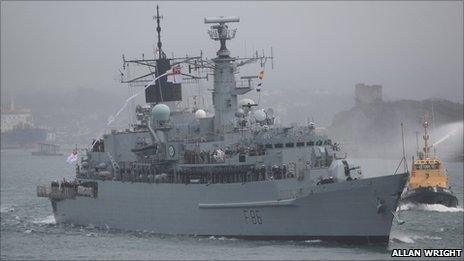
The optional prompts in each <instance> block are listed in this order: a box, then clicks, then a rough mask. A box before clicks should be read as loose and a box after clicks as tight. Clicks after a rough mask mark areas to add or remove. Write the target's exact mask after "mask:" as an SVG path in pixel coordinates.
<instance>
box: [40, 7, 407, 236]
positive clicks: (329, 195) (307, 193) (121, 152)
mask: <svg viewBox="0 0 464 261" xmlns="http://www.w3.org/2000/svg"><path fill="white" fill-rule="evenodd" d="M159 17H160V16H159V13H157V15H156V18H157V24H158V26H157V32H158V45H157V46H158V51H159V56H158V58H157V59H152V60H147V59H142V60H126V59H124V65H125V66H128V64H130V63H135V64H139V65H140V64H142V65H145V66H148V67H149V68H150V69H151V71H150V73H149V74H147V75H143V76H140V77H135V78H132V79H124V80H123V82H127V83H129V84H134V83H135V82H143V83H147V82H149V84H148V86H147V87H146V101H147V105H146V106H137V108H136V116H137V119H138V121H137V124H134V125H133V126H132V128H131V129H128V130H124V131H112V132H111V133H110V134H105V135H104V136H103V138H102V139H97V140H95V141H94V142H93V144H92V148H91V149H89V150H88V151H86V153H85V155H84V156H83V157H82V158H81V161H80V162H79V164H78V167H77V173H76V179H75V180H74V181H69V182H62V183H61V184H59V183H58V182H53V183H52V184H51V186H39V187H38V195H39V196H45V197H49V198H50V200H51V202H52V207H53V213H54V215H55V219H56V221H57V222H63V223H73V224H79V225H86V224H93V225H96V226H102V227H110V228H118V229H127V230H145V231H153V232H156V233H162V234H186V235H199V236H203V235H205V236H206V235H215V236H230V237H245V238H263V239H271V238H272V239H287V238H288V239H311V238H321V239H329V240H331V239H333V240H341V241H349V242H362V243H369V242H370V243H374V242H381V243H386V242H388V238H389V235H390V229H391V225H392V221H393V218H394V214H393V212H394V211H395V210H396V207H397V204H398V200H399V197H400V195H401V192H402V190H403V188H404V185H405V182H406V180H407V173H403V174H397V175H388V176H382V177H376V178H363V174H362V172H361V170H360V168H359V167H357V166H353V165H352V164H350V162H349V160H348V159H346V158H345V157H344V156H343V157H342V155H343V153H342V152H341V151H340V147H339V145H338V144H336V143H334V142H332V140H331V139H330V138H329V137H327V136H326V135H325V134H324V133H321V132H320V131H319V130H318V129H317V128H315V126H314V124H313V123H311V124H307V125H303V126H280V125H277V124H276V123H275V117H274V113H273V110H272V108H267V109H264V108H261V107H260V104H256V102H254V101H253V100H251V99H247V98H242V99H240V96H241V95H244V94H246V93H248V92H250V91H252V90H253V89H254V87H253V85H252V83H253V80H254V78H258V76H244V77H242V78H241V79H244V80H245V82H248V85H238V84H237V80H236V79H237V76H238V69H237V68H239V67H240V66H244V65H247V64H250V63H253V62H259V63H260V64H261V65H264V64H265V63H266V61H268V60H270V59H272V58H273V57H272V55H271V56H265V55H256V56H254V57H251V58H238V57H232V56H231V53H230V51H229V50H228V49H227V47H226V42H227V41H228V40H231V39H232V38H234V36H235V33H236V29H230V28H229V26H230V25H231V23H237V22H239V18H238V17H213V18H205V23H206V24H212V26H211V27H210V30H209V35H210V37H211V38H212V39H213V40H217V41H219V42H220V49H219V50H218V51H217V56H216V57H215V58H214V59H211V60H208V59H204V58H203V57H202V55H200V56H197V57H184V58H167V57H166V56H165V55H164V53H163V50H162V49H161V40H160V37H159V35H160V31H161V29H160V26H159ZM179 65H181V66H183V70H184V71H183V72H182V73H181V74H182V75H183V77H184V78H186V79H204V78H207V77H208V75H209V74H211V75H212V76H213V78H214V84H213V88H212V90H211V92H212V101H213V106H214V111H213V112H211V113H209V112H206V111H205V110H203V109H201V108H198V106H196V107H197V108H194V109H192V110H181V109H179V108H178V106H177V105H178V103H177V102H178V101H179V97H181V96H182V94H181V93H179V92H181V91H182V88H180V87H181V85H180V84H179V88H177V85H175V84H176V83H173V81H172V80H173V79H172V77H173V76H178V75H174V74H179V73H178V72H177V73H176V72H175V70H178V68H179V67H178V66H179ZM176 68H177V69H176ZM180 68H182V67H180ZM185 68H189V69H190V68H195V69H196V68H200V69H202V70H205V72H206V73H205V74H206V76H200V77H199V76H194V75H190V74H189V73H188V72H186V71H185ZM164 72H170V74H169V75H164V76H162V75H163V73H164ZM153 76H156V77H160V76H162V77H160V78H159V79H157V78H155V79H157V80H153V79H152V78H150V79H146V77H153ZM169 78H171V79H169ZM153 81H154V83H153ZM167 82H170V84H171V85H170V87H173V85H172V84H174V88H168V87H166V85H165V84H166V83H167ZM174 82H175V81H174Z"/></svg>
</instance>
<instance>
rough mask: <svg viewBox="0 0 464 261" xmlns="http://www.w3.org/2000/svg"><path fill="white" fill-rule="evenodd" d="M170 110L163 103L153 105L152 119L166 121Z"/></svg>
mask: <svg viewBox="0 0 464 261" xmlns="http://www.w3.org/2000/svg"><path fill="white" fill-rule="evenodd" d="M170 114H171V110H170V109H169V107H168V106H167V105H165V104H156V105H155V107H153V109H152V110H151V117H152V120H153V121H167V120H169V116H170Z"/></svg>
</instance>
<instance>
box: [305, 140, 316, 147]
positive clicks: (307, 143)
mask: <svg viewBox="0 0 464 261" xmlns="http://www.w3.org/2000/svg"><path fill="white" fill-rule="evenodd" d="M306 145H308V146H314V141H308V142H306Z"/></svg>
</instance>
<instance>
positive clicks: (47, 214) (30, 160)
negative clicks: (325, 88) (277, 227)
mask: <svg viewBox="0 0 464 261" xmlns="http://www.w3.org/2000/svg"><path fill="white" fill-rule="evenodd" d="M66 157H67V155H63V156H55V157H50V156H32V155H31V153H30V152H29V151H26V150H2V151H1V172H0V177H1V204H0V212H1V259H2V260H3V259H8V260H9V259H59V260H62V259H139V260H140V259H164V260H165V259H176V260H179V259H200V260H204V259H227V260H231V259H253V260H257V259H266V260H272V259H278V260H281V259H300V260H301V259H313V260H321V259H350V260H353V259H354V260H360V259H366V260H372V259H388V258H391V257H390V256H391V249H393V248H407V249H409V248H459V249H462V248H463V214H464V213H463V208H462V203H463V164H462V163H460V162H445V165H446V168H447V169H448V172H449V175H450V185H451V186H452V190H453V192H454V193H455V194H456V196H457V197H458V200H459V206H458V207H457V208H447V207H444V206H441V205H412V204H410V205H405V206H403V207H401V211H400V212H399V218H400V219H401V220H404V221H405V223H404V224H403V225H398V224H397V223H396V222H394V224H393V228H392V232H391V237H390V243H389V245H388V246H387V247H383V246H353V245H345V244H338V243H332V242H324V241H321V240H307V241H253V240H241V239H234V238H224V237H192V236H166V235H158V234H154V233H151V232H149V231H146V232H127V231H119V230H114V229H111V228H95V227H93V226H91V225H89V226H85V227H83V226H73V225H62V224H56V223H55V220H54V218H53V215H52V208H51V204H50V201H49V200H47V199H46V198H38V197H37V196H36V185H37V184H47V183H49V182H50V181H51V180H62V179H63V178H66V179H68V180H69V179H72V178H73V176H74V171H75V168H74V166H72V165H68V164H67V163H66ZM355 162H356V163H359V164H360V165H361V166H362V167H363V175H364V176H366V177H373V176H380V175H387V174H392V173H394V171H395V169H396V167H397V165H398V163H399V161H398V160H383V159H355ZM400 169H401V168H400Z"/></svg>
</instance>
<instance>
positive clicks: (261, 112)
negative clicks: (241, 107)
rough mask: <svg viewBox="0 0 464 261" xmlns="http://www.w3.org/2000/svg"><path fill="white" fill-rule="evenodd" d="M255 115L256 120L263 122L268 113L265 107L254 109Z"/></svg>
mask: <svg viewBox="0 0 464 261" xmlns="http://www.w3.org/2000/svg"><path fill="white" fill-rule="evenodd" d="M253 117H254V118H255V120H256V121H258V122H261V121H265V120H266V113H265V112H264V110H263V109H260V110H255V111H253Z"/></svg>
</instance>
